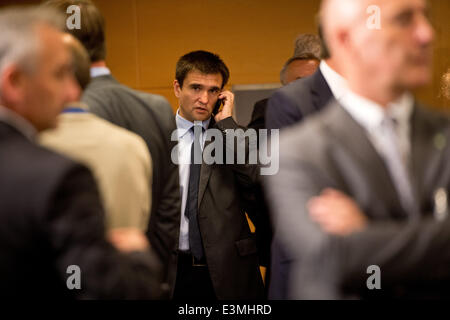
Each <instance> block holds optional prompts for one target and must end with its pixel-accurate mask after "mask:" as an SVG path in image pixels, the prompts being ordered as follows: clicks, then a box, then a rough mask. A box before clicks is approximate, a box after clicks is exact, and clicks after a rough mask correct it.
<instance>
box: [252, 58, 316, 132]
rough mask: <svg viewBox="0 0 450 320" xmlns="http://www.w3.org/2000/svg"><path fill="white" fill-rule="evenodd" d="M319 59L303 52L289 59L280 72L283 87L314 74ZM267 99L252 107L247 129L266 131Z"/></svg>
mask: <svg viewBox="0 0 450 320" xmlns="http://www.w3.org/2000/svg"><path fill="white" fill-rule="evenodd" d="M319 63H320V58H319V57H318V56H316V55H314V54H312V53H308V52H304V53H301V54H298V55H297V56H293V57H291V58H289V59H288V60H287V61H286V62H285V64H284V65H283V68H282V69H281V72H280V82H281V84H282V85H283V86H285V85H287V84H289V83H291V82H293V81H296V80H299V79H303V78H306V77H309V76H310V75H312V74H314V72H316V70H317V68H318V67H319ZM268 101H269V98H266V99H263V100H260V101H257V102H256V103H255V105H254V107H253V112H252V118H251V120H250V123H249V125H248V128H252V129H255V130H259V129H266V110H267V103H268Z"/></svg>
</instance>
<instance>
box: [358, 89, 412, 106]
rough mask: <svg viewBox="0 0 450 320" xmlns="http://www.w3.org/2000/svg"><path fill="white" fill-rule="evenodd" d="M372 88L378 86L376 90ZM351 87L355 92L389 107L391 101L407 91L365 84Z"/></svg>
mask: <svg viewBox="0 0 450 320" xmlns="http://www.w3.org/2000/svg"><path fill="white" fill-rule="evenodd" d="M371 88H376V90H370V89H371ZM350 89H351V90H352V91H353V92H354V93H356V94H358V95H360V96H362V97H364V98H366V99H368V100H371V101H373V102H375V103H377V104H379V105H380V106H382V107H383V108H387V107H388V106H389V104H390V103H391V102H393V101H396V100H397V99H399V98H400V97H401V96H402V95H403V94H404V93H405V90H400V89H398V90H395V89H392V88H391V89H382V88H380V87H374V86H371V87H370V88H369V86H363V85H360V84H354V85H351V86H350ZM380 89H381V90H380Z"/></svg>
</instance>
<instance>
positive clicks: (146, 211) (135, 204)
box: [39, 33, 152, 232]
mask: <svg viewBox="0 0 450 320" xmlns="http://www.w3.org/2000/svg"><path fill="white" fill-rule="evenodd" d="M64 42H65V44H66V45H67V46H68V47H69V49H70V52H71V53H72V58H73V68H74V72H75V78H76V80H77V82H78V84H79V86H80V88H81V90H84V89H85V88H86V86H87V85H88V84H89V81H90V74H89V67H90V60H89V55H88V53H87V52H86V49H85V48H84V47H83V45H82V44H81V43H80V42H79V41H78V40H77V39H76V38H74V37H73V36H72V35H70V34H68V33H67V34H65V36H64ZM39 141H40V143H41V144H42V145H44V146H46V147H48V148H50V149H53V150H55V151H58V152H61V153H62V154H64V155H66V156H68V157H70V158H72V159H74V160H76V161H78V162H81V163H83V164H84V165H86V166H87V167H88V168H89V169H91V170H92V173H93V175H94V177H95V178H96V181H97V184H98V186H99V190H100V194H101V199H102V200H103V204H104V208H105V211H106V217H105V218H106V225H107V227H108V228H118V227H121V228H123V227H134V228H138V229H140V230H142V231H143V232H145V231H146V230H147V226H148V220H149V216H150V207H149V205H150V204H151V199H150V198H151V191H150V190H151V185H150V181H151V173H152V170H151V159H150V155H149V152H148V149H147V146H146V145H145V142H144V141H143V140H142V138H141V137H139V136H138V135H136V134H134V133H132V132H130V131H128V130H125V129H123V128H120V127H118V126H116V125H113V124H112V123H110V122H108V121H105V120H103V119H101V118H99V117H97V116H95V115H94V114H92V113H90V112H89V111H88V106H87V105H86V104H84V103H82V102H79V101H71V102H70V103H69V104H68V105H67V106H66V107H65V108H64V110H63V112H62V113H61V114H60V115H59V116H58V127H57V128H55V129H50V130H45V131H44V132H42V133H41V134H40V137H39Z"/></svg>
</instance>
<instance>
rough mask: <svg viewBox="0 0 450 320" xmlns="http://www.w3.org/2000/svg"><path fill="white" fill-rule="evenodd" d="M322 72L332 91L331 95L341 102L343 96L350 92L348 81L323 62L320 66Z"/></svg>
mask: <svg viewBox="0 0 450 320" xmlns="http://www.w3.org/2000/svg"><path fill="white" fill-rule="evenodd" d="M319 68H320V72H322V75H323V77H324V78H325V81H326V82H327V84H328V86H329V87H330V89H331V93H332V94H333V96H334V98H335V99H336V100H337V101H340V100H341V98H342V96H343V95H344V94H345V92H346V91H347V90H348V85H347V80H345V79H344V78H343V77H342V76H341V75H340V74H339V73H337V72H336V71H334V70H333V69H331V67H330V66H329V65H328V64H327V63H326V62H325V61H324V60H322V61H321V62H320V65H319Z"/></svg>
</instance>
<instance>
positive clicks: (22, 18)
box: [0, 6, 65, 73]
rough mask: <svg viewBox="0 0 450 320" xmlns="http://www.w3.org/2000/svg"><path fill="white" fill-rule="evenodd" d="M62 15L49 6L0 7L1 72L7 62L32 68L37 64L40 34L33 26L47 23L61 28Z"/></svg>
mask: <svg viewBox="0 0 450 320" xmlns="http://www.w3.org/2000/svg"><path fill="white" fill-rule="evenodd" d="M64 21H65V20H64V16H62V15H61V14H60V13H58V12H57V11H55V10H53V9H50V8H41V7H37V6H30V7H9V8H6V9H1V10H0V30H1V36H0V73H2V72H3V70H4V68H5V67H6V66H8V65H10V64H13V63H14V64H17V65H19V66H20V67H22V68H23V69H24V70H26V71H27V72H33V71H34V70H35V68H36V64H37V59H36V57H37V52H38V50H39V46H40V43H39V38H38V37H37V34H36V28H37V27H39V26H40V25H48V26H50V27H53V28H55V29H57V30H60V31H63V30H64Z"/></svg>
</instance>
